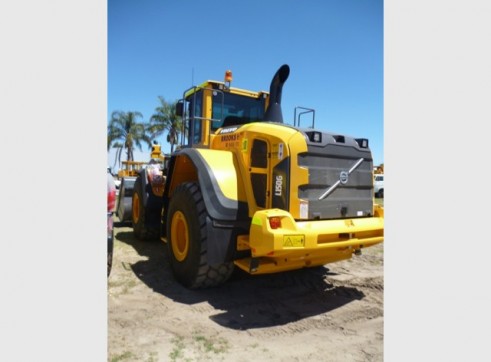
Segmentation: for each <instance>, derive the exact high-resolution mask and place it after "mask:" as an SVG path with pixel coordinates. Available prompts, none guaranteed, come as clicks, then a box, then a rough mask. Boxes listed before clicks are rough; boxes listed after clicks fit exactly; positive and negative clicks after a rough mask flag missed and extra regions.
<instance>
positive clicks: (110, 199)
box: [107, 189, 116, 212]
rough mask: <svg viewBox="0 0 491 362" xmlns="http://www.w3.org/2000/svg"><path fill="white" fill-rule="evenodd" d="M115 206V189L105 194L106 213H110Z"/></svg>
mask: <svg viewBox="0 0 491 362" xmlns="http://www.w3.org/2000/svg"><path fill="white" fill-rule="evenodd" d="M115 206H116V189H112V190H109V192H108V193H107V211H108V212H111V211H113V210H114V207H115Z"/></svg>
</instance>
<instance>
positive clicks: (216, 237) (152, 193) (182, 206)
mask: <svg viewBox="0 0 491 362" xmlns="http://www.w3.org/2000/svg"><path fill="white" fill-rule="evenodd" d="M289 73H290V68H289V66H288V65H286V64H285V65H283V66H281V67H280V68H279V69H278V71H277V72H276V74H275V75H274V77H273V79H272V81H271V85H270V90H269V92H266V91H258V92H255V91H249V90H244V89H239V88H235V87H232V86H231V82H232V74H231V72H230V71H227V72H226V74H225V80H224V81H223V82H221V81H212V80H209V81H206V82H204V83H203V84H201V85H199V86H194V87H192V88H190V89H188V90H186V91H185V92H184V95H183V99H182V100H181V101H179V102H178V104H177V106H178V107H177V114H178V115H180V116H182V118H183V130H182V133H181V136H182V137H181V145H180V147H179V148H178V150H177V151H176V152H175V153H174V154H172V155H171V157H170V160H169V162H168V164H167V167H165V170H162V172H161V173H160V174H158V173H155V175H157V176H158V177H157V178H155V177H154V178H153V180H154V181H155V182H153V183H152V178H151V177H150V176H149V175H148V173H147V170H143V171H142V172H141V173H140V175H139V176H138V179H137V181H136V183H138V187H139V189H138V190H137V188H136V185H135V191H134V193H133V195H134V199H133V200H135V195H136V198H137V199H138V200H142V199H143V198H145V200H146V202H148V203H149V204H148V205H147V204H145V203H144V202H143V203H141V204H139V205H140V206H141V207H140V208H139V209H138V212H139V214H138V215H135V213H133V219H134V220H133V221H134V223H136V224H138V222H140V224H141V225H142V227H141V228H140V229H139V230H138V231H137V229H136V228H135V229H134V230H135V235H136V236H137V237H142V238H147V237H149V236H150V235H151V234H153V235H155V234H158V235H159V236H160V239H161V240H162V241H163V242H164V243H166V244H167V246H168V250H169V258H170V264H171V267H172V270H173V273H174V276H175V278H176V279H177V280H178V281H179V282H180V283H182V284H183V285H184V286H186V287H188V288H206V287H212V286H216V285H219V284H221V283H223V282H225V281H226V280H227V279H228V278H229V277H230V275H231V273H232V271H233V268H234V267H238V268H240V269H242V270H244V271H245V272H248V273H251V274H262V273H275V272H283V271H287V270H293V269H298V268H305V267H314V266H320V265H324V264H326V263H332V262H336V261H340V260H344V259H349V258H351V257H352V256H353V254H359V253H360V252H361V250H362V249H363V248H366V247H370V246H372V245H375V244H378V243H381V242H382V241H383V235H384V212H383V208H382V207H381V206H379V205H377V204H375V203H374V198H373V160H372V154H371V151H370V148H369V145H368V140H367V139H365V138H354V137H351V136H347V135H343V134H338V133H329V132H325V131H321V130H317V129H315V128H313V124H312V127H309V128H301V127H300V121H299V120H298V125H297V121H296V120H295V123H294V125H293V126H292V125H288V124H285V123H283V116H282V110H281V94H282V88H283V84H284V83H285V81H286V80H287V78H288V76H289ZM309 111H311V110H310V109H309ZM302 113H305V112H302ZM314 118H315V117H314ZM159 177H160V178H159ZM156 179H158V180H156ZM159 182H162V183H161V184H160V185H159ZM133 210H135V205H133ZM142 210H143V211H144V212H142ZM142 230H143V231H142ZM152 231H153V233H152Z"/></svg>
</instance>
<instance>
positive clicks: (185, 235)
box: [166, 182, 234, 289]
mask: <svg viewBox="0 0 491 362" xmlns="http://www.w3.org/2000/svg"><path fill="white" fill-rule="evenodd" d="M207 215H208V214H207V211H206V208H205V204H204V201H203V196H202V194H201V191H200V189H199V187H198V185H197V184H196V183H194V182H186V183H183V184H180V185H179V186H177V187H176V189H175V190H174V192H173V196H172V198H171V199H170V202H169V212H168V214H167V222H166V225H167V240H168V241H167V246H168V249H169V258H170V261H171V267H172V271H173V273H174V276H175V278H176V279H177V281H178V282H179V283H181V284H182V285H184V286H185V287H187V288H190V289H198V288H208V287H214V286H217V285H220V284H222V283H224V282H225V281H227V280H228V279H229V278H230V275H231V274H232V272H233V270H234V264H233V263H232V262H227V263H222V264H219V265H213V266H211V265H209V264H208V258H207V255H208V253H207V251H208V243H211V242H213V240H208V238H207V233H206V220H207Z"/></svg>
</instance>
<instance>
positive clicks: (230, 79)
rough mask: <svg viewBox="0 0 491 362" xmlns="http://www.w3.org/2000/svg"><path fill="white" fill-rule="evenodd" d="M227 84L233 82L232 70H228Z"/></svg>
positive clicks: (226, 75)
mask: <svg viewBox="0 0 491 362" xmlns="http://www.w3.org/2000/svg"><path fill="white" fill-rule="evenodd" d="M225 82H229V83H230V82H232V71H231V70H227V71H226V72H225Z"/></svg>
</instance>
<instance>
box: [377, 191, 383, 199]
mask: <svg viewBox="0 0 491 362" xmlns="http://www.w3.org/2000/svg"><path fill="white" fill-rule="evenodd" d="M378 197H379V198H381V199H383V198H384V189H381V190H380V191H379V192H378Z"/></svg>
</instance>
